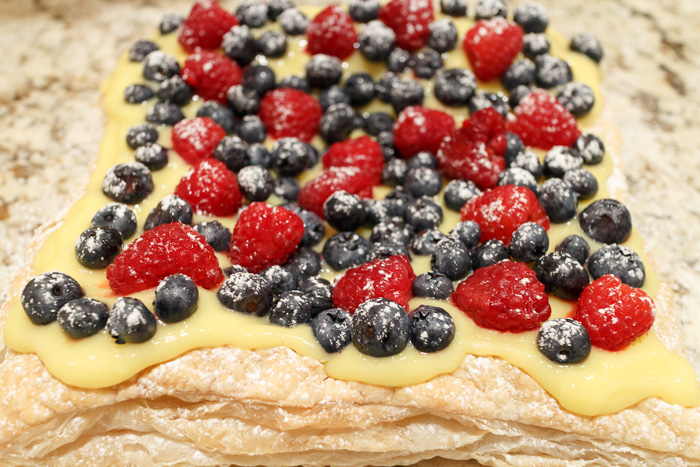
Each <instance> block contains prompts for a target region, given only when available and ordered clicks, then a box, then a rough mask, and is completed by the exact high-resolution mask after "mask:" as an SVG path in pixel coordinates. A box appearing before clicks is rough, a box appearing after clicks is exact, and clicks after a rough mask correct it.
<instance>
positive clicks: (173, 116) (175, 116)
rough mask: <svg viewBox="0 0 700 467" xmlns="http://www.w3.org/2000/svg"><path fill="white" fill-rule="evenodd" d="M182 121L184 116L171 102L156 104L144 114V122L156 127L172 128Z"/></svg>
mask: <svg viewBox="0 0 700 467" xmlns="http://www.w3.org/2000/svg"><path fill="white" fill-rule="evenodd" d="M184 119H185V114H183V113H182V110H180V107H178V106H177V105H176V104H173V103H172V102H158V103H156V104H155V105H154V106H153V107H151V108H150V109H148V112H146V121H147V122H149V123H155V124H157V125H167V126H173V125H175V124H176V123H177V122H179V121H181V120H184Z"/></svg>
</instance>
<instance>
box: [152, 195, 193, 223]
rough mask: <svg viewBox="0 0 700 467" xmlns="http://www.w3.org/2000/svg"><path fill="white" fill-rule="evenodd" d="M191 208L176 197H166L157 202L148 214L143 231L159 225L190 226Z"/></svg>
mask: <svg viewBox="0 0 700 467" xmlns="http://www.w3.org/2000/svg"><path fill="white" fill-rule="evenodd" d="M192 215H193V212H192V206H190V203H188V202H187V201H185V200H184V199H182V198H180V197H179V196H177V195H168V196H166V197H165V198H163V199H162V200H160V201H159V202H158V204H157V205H156V207H155V208H153V209H152V210H151V212H149V213H148V217H146V222H145V223H144V224H143V230H151V229H155V228H156V227H158V226H159V225H163V224H171V223H173V222H182V223H183V224H185V225H191V224H192Z"/></svg>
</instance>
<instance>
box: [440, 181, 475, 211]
mask: <svg viewBox="0 0 700 467" xmlns="http://www.w3.org/2000/svg"><path fill="white" fill-rule="evenodd" d="M480 194H481V190H479V188H477V186H476V185H475V184H474V182H472V181H470V180H452V181H451V182H449V183H448V184H447V186H446V187H445V193H444V196H445V204H446V205H447V207H448V208H449V209H451V210H453V211H459V210H460V209H462V206H464V205H465V204H466V203H467V202H468V201H469V200H471V199H472V198H475V197H477V196H479V195H480Z"/></svg>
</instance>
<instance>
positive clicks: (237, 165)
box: [213, 136, 248, 172]
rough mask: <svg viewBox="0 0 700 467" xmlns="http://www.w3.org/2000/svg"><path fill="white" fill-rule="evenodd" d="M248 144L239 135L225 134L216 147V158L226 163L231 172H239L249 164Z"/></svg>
mask: <svg viewBox="0 0 700 467" xmlns="http://www.w3.org/2000/svg"><path fill="white" fill-rule="evenodd" d="M247 154H248V145H247V144H246V143H245V142H244V141H243V140H242V139H241V138H239V137H238V136H224V137H223V138H222V139H221V141H219V143H218V144H217V145H216V147H215V148H214V154H213V156H214V159H216V160H219V161H221V162H223V163H224V164H226V168H227V169H229V170H230V171H231V172H238V171H239V170H241V169H242V168H243V167H245V166H246V165H247V162H248V156H247Z"/></svg>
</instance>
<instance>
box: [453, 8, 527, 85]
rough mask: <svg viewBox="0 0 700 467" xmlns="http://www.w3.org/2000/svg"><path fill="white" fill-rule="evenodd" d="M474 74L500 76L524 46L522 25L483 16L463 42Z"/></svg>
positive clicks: (488, 79)
mask: <svg viewBox="0 0 700 467" xmlns="http://www.w3.org/2000/svg"><path fill="white" fill-rule="evenodd" d="M462 47H464V51H465V52H466V53H467V58H468V59H469V63H471V65H472V69H473V70H474V74H475V75H476V77H477V78H479V79H480V80H481V81H490V80H492V79H494V78H498V77H499V76H501V75H502V74H503V73H504V72H505V71H506V70H507V69H508V67H509V66H510V64H511V63H513V59H514V58H515V56H516V55H518V53H520V51H521V50H522V48H523V29H522V28H521V27H520V26H519V25H518V24H517V23H514V22H513V21H508V20H507V19H505V18H501V17H495V18H492V19H488V20H481V21H479V22H477V23H476V24H475V25H474V27H473V28H471V29H470V30H469V31H468V32H467V35H466V36H465V37H464V42H463V43H462Z"/></svg>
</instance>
